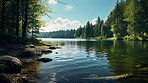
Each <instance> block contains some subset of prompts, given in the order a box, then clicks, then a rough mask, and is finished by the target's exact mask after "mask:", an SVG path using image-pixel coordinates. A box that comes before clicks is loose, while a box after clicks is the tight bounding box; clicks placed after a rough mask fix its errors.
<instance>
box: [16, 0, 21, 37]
mask: <svg viewBox="0 0 148 83" xmlns="http://www.w3.org/2000/svg"><path fill="white" fill-rule="evenodd" d="M19 2H20V1H19V0H17V17H16V36H17V37H18V36H19Z"/></svg>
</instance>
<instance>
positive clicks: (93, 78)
mask: <svg viewBox="0 0 148 83" xmlns="http://www.w3.org/2000/svg"><path fill="white" fill-rule="evenodd" d="M42 40H44V41H50V42H53V43H59V42H60V41H64V42H65V45H64V46H62V49H56V50H53V53H51V54H46V55H42V57H48V58H52V59H53V61H52V62H48V63H40V65H41V67H40V68H39V69H38V73H39V74H38V76H37V77H38V78H37V79H38V80H39V81H41V82H43V83H98V82H101V83H102V82H103V83H106V82H107V83H119V82H120V83H123V82H124V83H131V82H134V83H138V82H140V83H142V82H148V78H147V77H148V42H142V41H109V40H95V39H92V40H91V39H89V40H87V39H51V38H50V39H45V38H44V39H42Z"/></svg>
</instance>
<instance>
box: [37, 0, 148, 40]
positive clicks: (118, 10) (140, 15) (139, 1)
mask: <svg viewBox="0 0 148 83" xmlns="http://www.w3.org/2000/svg"><path fill="white" fill-rule="evenodd" d="M147 4H148V0H126V1H124V0H121V1H120V2H119V0H117V2H116V5H115V8H114V9H113V10H112V11H111V13H110V15H109V16H108V19H107V20H106V21H104V20H101V19H100V17H98V20H97V23H96V24H95V25H92V24H91V23H90V22H89V21H88V22H87V24H86V25H85V26H84V27H81V26H80V27H79V28H78V29H77V30H75V33H74V34H73V32H72V33H71V35H73V37H75V38H87V39H89V38H98V39H115V40H123V39H124V40H147V38H148V5H147ZM65 32H67V33H69V31H65ZM45 34H46V36H45ZM60 34H61V35H60ZM51 35H52V36H51ZM63 35H64V33H63V34H62V32H61V31H57V32H56V31H55V32H51V33H50V32H47V33H43V32H42V33H41V34H40V36H39V37H54V38H55V37H56V38H57V37H64V38H65V37H67V38H69V35H65V36H63Z"/></svg>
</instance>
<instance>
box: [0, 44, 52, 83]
mask: <svg viewBox="0 0 148 83" xmlns="http://www.w3.org/2000/svg"><path fill="white" fill-rule="evenodd" d="M50 46H51V45H47V44H43V43H42V44H40V45H33V44H31V45H22V44H15V43H0V58H3V57H5V56H6V57H8V56H10V57H9V58H12V59H13V57H14V58H16V59H18V60H20V61H21V62H20V63H22V65H21V67H22V68H21V71H20V72H17V73H13V72H12V73H9V72H3V71H2V68H3V65H4V69H5V68H7V69H8V70H10V71H11V68H9V67H5V66H7V65H8V64H7V63H6V64H3V61H0V68H1V69H0V80H1V81H2V82H5V83H29V82H35V83H38V81H37V80H35V79H34V78H36V77H35V76H36V75H35V74H37V69H38V67H39V66H40V65H39V61H37V59H39V58H40V57H41V55H42V54H43V53H44V52H46V53H51V52H52V51H51V49H49V47H50ZM47 49H48V50H47ZM1 60H2V59H1ZM6 61H8V60H7V59H6ZM9 62H10V61H9ZM12 62H14V61H13V60H12Z"/></svg>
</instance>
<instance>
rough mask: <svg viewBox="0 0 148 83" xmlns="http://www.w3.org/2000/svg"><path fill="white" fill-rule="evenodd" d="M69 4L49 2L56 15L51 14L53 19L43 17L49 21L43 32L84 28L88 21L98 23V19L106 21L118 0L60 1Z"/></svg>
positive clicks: (54, 0)
mask: <svg viewBox="0 0 148 83" xmlns="http://www.w3.org/2000/svg"><path fill="white" fill-rule="evenodd" d="M59 1H61V2H64V3H67V4H61V3H58V2H57V0H48V4H49V6H50V7H51V8H52V9H53V11H54V12H56V14H55V13H53V14H49V15H50V16H51V17H52V18H53V19H49V18H48V17H46V16H45V17H43V19H45V20H47V21H49V22H47V23H46V26H45V27H42V29H43V30H42V32H50V31H57V30H67V29H77V28H79V26H80V25H81V26H84V25H85V24H86V23H87V21H90V22H92V24H95V23H96V20H97V17H98V16H100V18H101V19H103V20H106V19H107V16H108V15H109V13H110V12H111V11H112V10H113V8H114V6H115V3H116V0H59Z"/></svg>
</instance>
